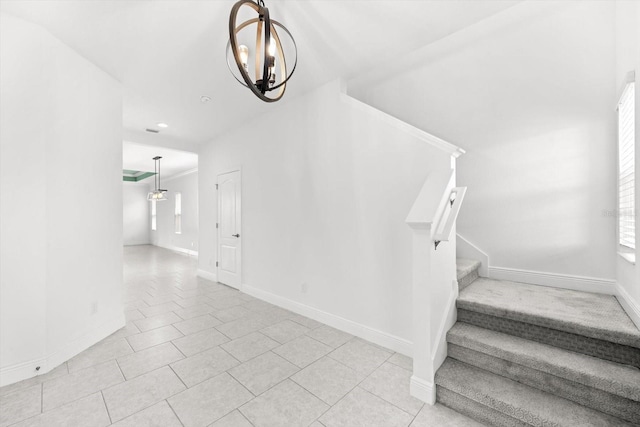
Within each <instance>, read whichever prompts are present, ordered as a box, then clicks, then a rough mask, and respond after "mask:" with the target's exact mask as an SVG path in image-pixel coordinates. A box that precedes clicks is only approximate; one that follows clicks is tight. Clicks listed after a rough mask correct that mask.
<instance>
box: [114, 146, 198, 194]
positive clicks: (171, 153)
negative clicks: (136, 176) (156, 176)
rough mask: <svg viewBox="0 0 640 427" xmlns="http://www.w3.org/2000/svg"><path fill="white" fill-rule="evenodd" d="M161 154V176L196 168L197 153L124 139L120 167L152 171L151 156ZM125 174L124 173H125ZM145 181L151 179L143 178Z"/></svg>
mask: <svg viewBox="0 0 640 427" xmlns="http://www.w3.org/2000/svg"><path fill="white" fill-rule="evenodd" d="M156 156H161V157H162V160H160V172H161V177H162V178H169V177H171V176H173V175H176V174H179V173H181V172H185V171H188V170H193V169H197V168H198V155H197V154H195V153H189V152H186V151H178V150H173V149H170V148H160V147H152V146H149V145H143V144H136V143H133V142H129V141H125V142H124V143H123V144H122V168H123V169H125V170H129V171H141V172H153V171H154V169H153V167H154V161H153V158H154V157H156ZM125 175H126V173H125ZM144 182H145V183H148V182H151V184H153V179H145V180H144Z"/></svg>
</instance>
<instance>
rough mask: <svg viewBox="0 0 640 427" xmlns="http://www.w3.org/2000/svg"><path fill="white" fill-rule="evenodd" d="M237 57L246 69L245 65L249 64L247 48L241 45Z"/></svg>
mask: <svg viewBox="0 0 640 427" xmlns="http://www.w3.org/2000/svg"><path fill="white" fill-rule="evenodd" d="M238 55H239V56H240V62H241V63H242V66H243V67H244V69H245V70H246V69H247V63H248V62H249V48H248V47H246V46H245V45H243V44H241V45H240V46H239V47H238Z"/></svg>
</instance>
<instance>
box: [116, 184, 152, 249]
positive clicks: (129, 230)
mask: <svg viewBox="0 0 640 427" xmlns="http://www.w3.org/2000/svg"><path fill="white" fill-rule="evenodd" d="M148 193H149V187H148V186H147V185H146V184H143V183H142V182H140V183H137V182H135V183H134V182H126V181H123V182H122V225H123V233H122V235H123V244H124V245H125V246H129V245H148V244H149V243H150V242H151V239H150V237H149V233H150V232H151V221H150V215H151V213H150V212H151V209H149V205H150V203H149V201H148V200H147V194H148Z"/></svg>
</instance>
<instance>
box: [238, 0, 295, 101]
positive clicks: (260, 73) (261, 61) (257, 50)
mask: <svg viewBox="0 0 640 427" xmlns="http://www.w3.org/2000/svg"><path fill="white" fill-rule="evenodd" d="M245 6H246V7H245ZM240 10H243V11H244V10H249V11H250V12H252V13H253V12H255V14H257V17H256V18H251V19H248V20H246V21H244V22H242V23H240V24H238V22H237V18H238V14H239V12H240ZM252 27H255V36H253V32H250V31H243V30H245V29H249V28H252ZM280 30H281V33H278V31H280ZM249 33H251V34H249ZM283 35H284V36H286V37H285V38H282V37H281V36H283ZM239 39H240V40H239ZM253 40H255V44H254V45H253V47H252V48H251V49H250V48H249V47H247V45H245V44H241V43H240V41H243V42H246V43H247V44H249V41H251V42H253ZM285 51H287V54H290V53H293V58H294V59H293V67H291V72H289V73H287V69H288V68H287V63H286V59H285ZM252 55H253V60H254V61H253V62H255V67H254V69H255V72H254V79H252V78H251V76H250V75H249V60H250V59H251V58H252ZM230 57H233V59H230ZM231 61H233V62H235V64H236V66H237V69H238V72H234V67H232V65H231ZM297 64H298V49H297V47H296V41H295V40H294V39H293V36H292V35H291V33H290V32H289V30H287V29H286V28H285V27H284V26H283V25H282V24H280V23H279V22H278V21H275V20H273V19H271V17H270V16H269V9H267V8H266V7H265V5H264V0H256V1H252V0H239V1H238V2H237V3H236V4H234V5H233V8H232V9H231V14H230V16H229V42H228V43H227V65H228V67H229V71H231V74H233V76H234V77H235V78H236V80H238V81H239V82H240V83H241V84H242V85H244V86H246V87H248V88H249V89H251V91H252V92H253V94H254V95H255V96H257V97H258V98H260V99H261V100H263V101H265V102H275V101H278V100H279V99H280V98H282V95H284V91H285V89H286V87H287V82H288V81H289V79H290V78H291V76H292V75H293V72H294V71H295V69H296V65H297ZM238 74H239V76H238ZM270 93H274V95H272V96H268V94H270Z"/></svg>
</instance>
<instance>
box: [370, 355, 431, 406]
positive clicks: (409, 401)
mask: <svg viewBox="0 0 640 427" xmlns="http://www.w3.org/2000/svg"><path fill="white" fill-rule="evenodd" d="M411 374H412V372H411V371H407V370H406V369H404V368H401V367H399V366H396V365H394V364H392V363H388V362H387V363H384V364H383V365H382V366H380V367H379V368H378V369H376V370H375V371H374V372H373V373H372V374H371V375H369V376H368V377H367V379H365V380H364V381H363V382H362V384H360V387H362V388H363V389H365V390H367V391H368V392H370V393H373V394H375V395H376V396H378V397H381V398H383V399H384V400H386V401H387V402H390V403H393V404H394V405H396V406H397V407H398V408H400V409H402V410H404V411H405V412H408V413H410V414H411V415H417V414H418V412H419V411H420V409H421V408H422V405H423V402H422V401H421V400H418V399H416V398H415V397H413V396H411V394H410V392H409V383H410V381H411Z"/></svg>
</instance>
